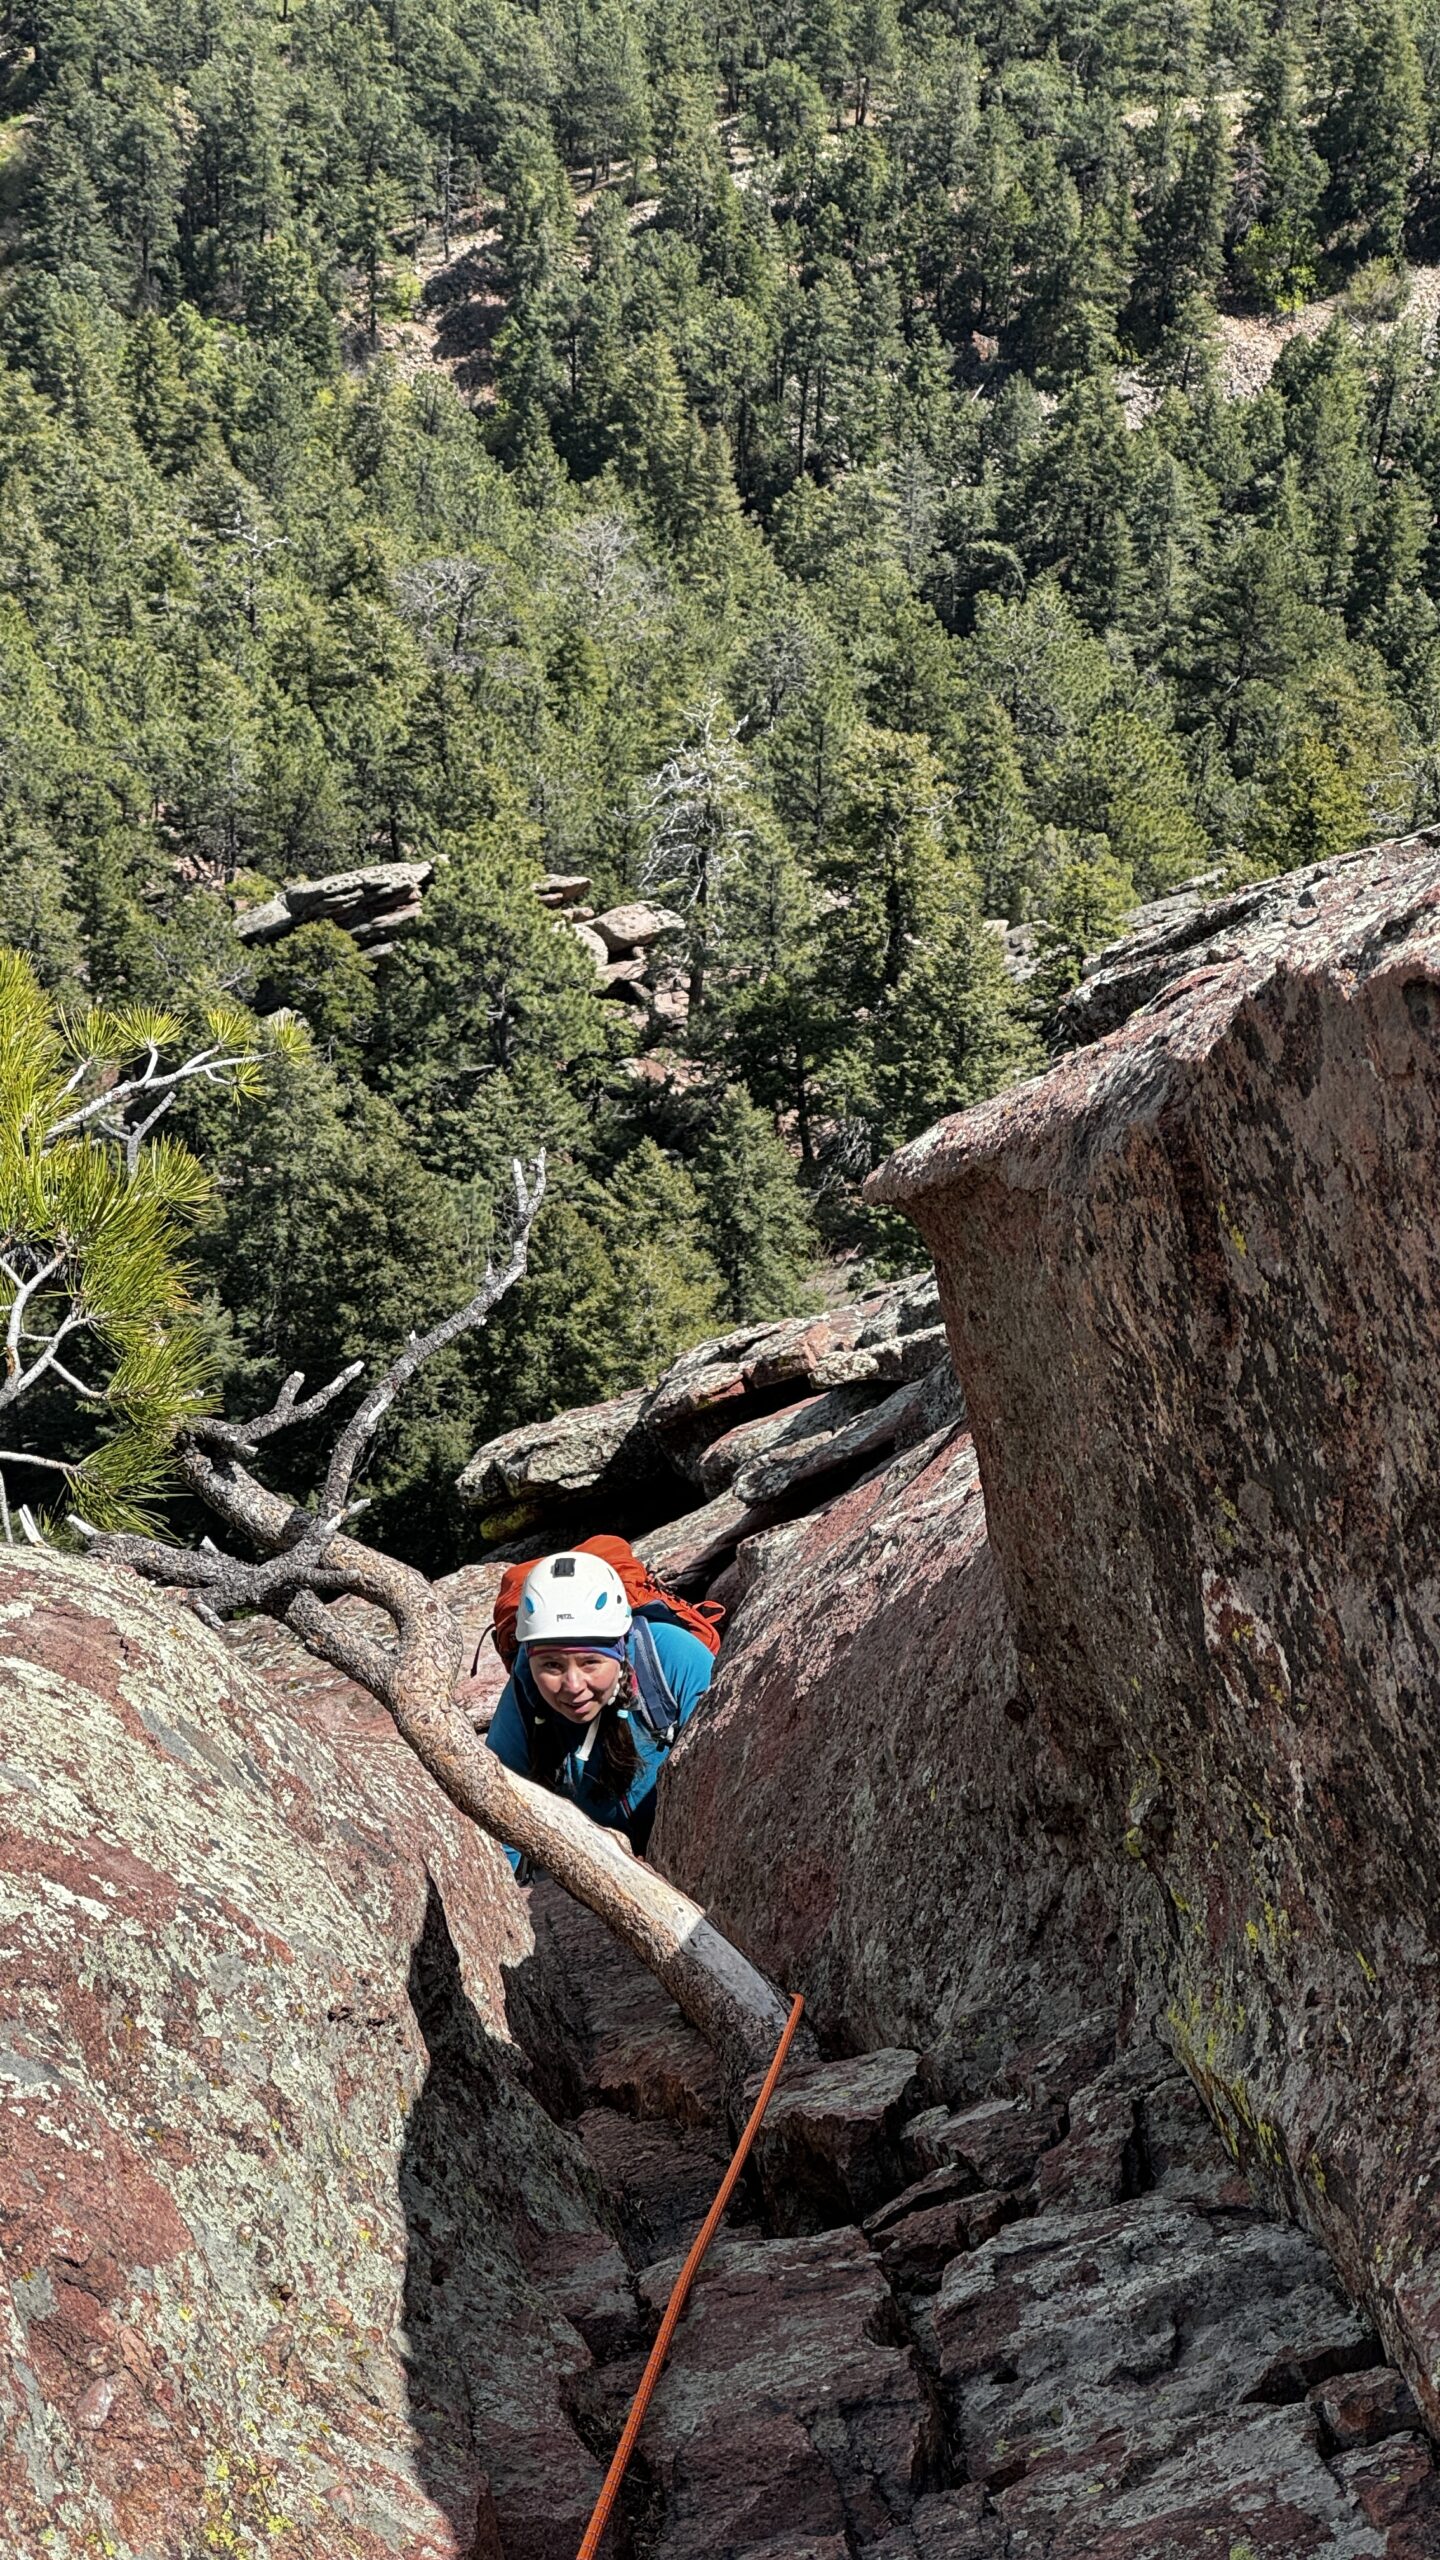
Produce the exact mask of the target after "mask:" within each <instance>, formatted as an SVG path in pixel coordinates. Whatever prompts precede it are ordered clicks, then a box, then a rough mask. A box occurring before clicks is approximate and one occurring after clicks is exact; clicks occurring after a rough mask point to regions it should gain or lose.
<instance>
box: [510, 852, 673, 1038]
mask: <svg viewBox="0 0 1440 2560" xmlns="http://www.w3.org/2000/svg"><path fill="white" fill-rule="evenodd" d="M589 888H590V882H589V880H588V878H587V877H586V876H585V875H584V874H583V873H581V872H564V871H549V872H547V873H546V875H545V877H544V879H543V880H540V881H538V882H537V883H536V890H535V894H536V896H537V897H538V898H539V900H540V902H541V904H542V906H546V907H549V908H550V909H551V910H552V912H553V913H554V914H556V915H558V916H560V917H561V918H562V920H563V921H564V923H565V924H567V925H568V926H569V928H570V931H571V932H572V933H573V934H574V936H575V938H576V940H577V942H579V943H580V945H581V947H582V948H583V949H584V950H585V951H588V953H589V955H590V957H591V959H592V960H593V961H594V963H595V970H596V975H597V977H598V978H599V981H600V991H601V993H602V995H606V996H612V997H614V998H615V999H616V1001H617V1002H619V1003H622V1004H629V1005H634V1006H636V1007H637V1008H638V1009H639V1011H640V1012H641V1013H642V1014H643V1015H644V1016H645V1017H646V1020H647V1022H648V1023H649V1025H650V1026H651V1027H652V1028H653V1029H657V1030H663V1029H664V1028H666V1027H667V1026H668V1027H670V1028H672V1029H673V1028H674V1027H676V1026H677V1025H679V1024H680V1023H683V1022H684V1021H685V1020H686V1018H687V1016H688V1014H689V1011H690V998H689V994H688V991H687V985H686V977H685V972H684V969H683V968H682V967H681V965H680V963H679V960H678V959H677V957H676V954H675V952H674V949H673V945H674V943H675V942H676V940H677V938H678V937H679V936H680V935H681V934H683V933H684V930H685V919H684V917H683V916H677V915H676V914H675V913H674V912H673V910H672V909H671V908H669V907H655V906H651V905H650V904H649V902H648V901H647V900H645V899H642V898H635V899H631V900H630V901H629V902H628V904H626V905H624V906H619V907H607V908H606V909H605V911H604V913H603V914H601V915H597V914H596V912H595V909H594V908H593V907H591V906H587V905H586V904H585V899H586V897H587V895H588V893H589Z"/></svg>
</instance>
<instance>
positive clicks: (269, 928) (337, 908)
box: [235, 862, 435, 950]
mask: <svg viewBox="0 0 1440 2560" xmlns="http://www.w3.org/2000/svg"><path fill="white" fill-rule="evenodd" d="M434 877H435V865H434V863H433V862H367V863H363V864H362V865H361V866H360V867H359V868H358V869H356V870H354V871H332V872H331V873H330V874H329V875H328V877H327V878H325V879H323V880H290V881H287V883H286V885H285V887H284V888H283V889H281V890H280V891H279V892H278V894H277V895H276V896H275V897H273V898H269V899H267V900H266V902H265V904H264V905H263V906H259V907H247V908H242V910H241V912H240V914H239V915H237V917H236V919H235V931H236V933H237V934H238V936H239V938H240V940H241V941H242V942H250V943H257V944H260V943H268V942H278V941H280V939H281V938H282V936H283V935H285V934H287V933H291V932H293V931H294V928H295V926H296V925H298V924H316V923H325V924H334V925H338V926H339V927H340V929H341V931H342V932H343V933H348V934H350V935H351V936H352V938H353V939H354V940H355V941H356V942H358V943H359V944H360V946H361V948H362V950H363V949H367V948H372V947H374V946H375V945H376V944H379V943H383V942H385V941H388V939H389V937H390V935H391V934H394V933H400V932H402V931H403V930H404V929H405V927H406V926H407V925H412V924H414V923H415V922H416V920H417V918H418V916H419V914H420V910H421V902H422V892H423V891H424V890H425V889H426V888H427V887H428V886H429V883H430V882H431V881H432V880H433V879H434Z"/></svg>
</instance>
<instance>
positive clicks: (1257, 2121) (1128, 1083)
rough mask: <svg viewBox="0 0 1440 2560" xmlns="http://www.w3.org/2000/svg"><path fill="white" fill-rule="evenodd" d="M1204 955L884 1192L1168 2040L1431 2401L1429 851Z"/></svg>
mask: <svg viewBox="0 0 1440 2560" xmlns="http://www.w3.org/2000/svg"><path fill="white" fill-rule="evenodd" d="M1188 956H1189V957H1190V958H1191V959H1192V960H1194V961H1196V962H1198V965H1195V966H1192V967H1190V968H1189V969H1188V971H1187V973H1186V974H1184V975H1181V976H1178V977H1176V976H1172V977H1171V979H1170V981H1169V983H1168V985H1166V987H1165V989H1164V991H1163V993H1162V995H1161V996H1160V997H1159V998H1158V999H1157V1000H1155V1001H1153V1002H1152V1003H1151V1005H1150V1006H1149V1008H1148V1009H1146V1010H1143V1011H1141V1012H1138V1013H1136V1014H1134V1015H1133V1016H1132V1017H1131V1018H1130V1019H1129V1020H1128V1021H1127V1022H1125V1023H1124V1025H1123V1026H1122V1027H1121V1028H1120V1029H1119V1030H1118V1031H1116V1032H1115V1033H1113V1034H1112V1035H1111V1037H1110V1038H1108V1039H1107V1040H1105V1041H1104V1042H1102V1043H1101V1044H1100V1045H1099V1046H1097V1047H1094V1048H1091V1049H1087V1050H1083V1051H1080V1052H1077V1053H1076V1054H1074V1055H1073V1056H1072V1057H1070V1058H1069V1059H1067V1060H1066V1061H1064V1062H1063V1063H1062V1064H1060V1065H1059V1066H1058V1067H1057V1068H1055V1069H1054V1070H1053V1072H1052V1073H1051V1074H1050V1075H1048V1076H1046V1077H1044V1078H1042V1079H1040V1080H1038V1081H1037V1082H1036V1083H1034V1084H1032V1085H1030V1086H1027V1087H1024V1088H1022V1089H1021V1090H1020V1091H1019V1092H1017V1093H1015V1094H1013V1095H1010V1096H1006V1097H1004V1098H1002V1099H1001V1100H999V1101H997V1102H995V1103H992V1104H987V1105H986V1106H984V1107H983V1108H982V1109H981V1110H979V1111H978V1112H975V1113H972V1114H970V1115H968V1116H967V1117H965V1118H963V1119H962V1120H959V1121H956V1122H950V1123H947V1124H945V1125H944V1126H943V1127H942V1128H941V1129H939V1130H937V1131H934V1132H932V1133H931V1134H930V1136H929V1137H928V1138H927V1139H924V1140H921V1141H920V1142H918V1143H917V1145H916V1146H915V1147H913V1148H911V1149H910V1150H908V1151H907V1153H906V1154H905V1155H903V1156H902V1157H900V1158H899V1159H897V1161H896V1163H895V1164H894V1165H893V1166H892V1167H891V1168H889V1169H888V1170H887V1172H886V1173H885V1174H884V1175H883V1177H882V1178H881V1180H880V1182H879V1184H878V1189H879V1191H880V1193H881V1195H882V1196H884V1197H885V1198H887V1199H889V1200H891V1201H896V1202H901V1203H904V1204H905V1205H908V1206H909V1207H910V1208H911V1210H912V1211H913V1213H914V1215H915V1216H916V1218H917V1220H918V1222H919V1223H920V1225H921V1227H922V1229H923V1231H924V1233H925V1235H926V1238H927V1241H928V1242H929V1243H930V1244H931V1246H932V1249H933V1250H934V1252H935V1255H936V1258H937V1263H938V1267H939V1270H940V1275H941V1282H942V1289H943V1293H944V1299H945V1305H946V1311H947V1317H948V1321H949V1326H950V1332H951V1338H952V1341H953V1343H954V1346H955V1352H956V1359H957V1363H958V1365H959V1368H960V1371H961V1374H962V1376H963V1378H964V1381H965V1386H966V1392H967V1399H968V1402H969V1407H970V1411H971V1413H972V1415H973V1418H974V1426H975V1433H976V1439H977V1442H978V1445H979V1448H980V1453H981V1460H982V1465H983V1468H984V1472H985V1483H986V1496H987V1505H988V1511H989V1518H990V1527H991V1536H992V1540H993V1543H994V1547H995V1552H996V1558H997V1563H998V1566H999V1571H1000V1578H1001V1580H1002V1582H1003V1584H1004V1587H1005V1591H1006V1596H1007V1600H1008V1603H1009V1606H1010V1609H1011V1612H1012V1614H1013V1619H1014V1624H1015V1629H1016V1641H1017V1647H1018V1651H1019V1655H1020V1658H1021V1663H1022V1670H1023V1688H1024V1694H1025V1696H1026V1698H1027V1699H1028V1700H1029V1701H1030V1702H1031V1703H1032V1705H1033V1707H1034V1710H1035V1713H1036V1718H1037V1721H1038V1723H1039V1724H1040V1725H1041V1727H1042V1729H1043V1731H1044V1733H1045V1735H1046V1736H1047V1738H1048V1740H1049V1742H1050V1744H1051V1746H1052V1747H1053V1748H1054V1749H1055V1750H1056V1751H1057V1752H1058V1753H1059V1754H1060V1755H1062V1757H1063V1759H1064V1761H1065V1763H1066V1765H1067V1767H1068V1768H1069V1769H1070V1770H1071V1771H1072V1772H1073V1774H1074V1779H1075V1782H1076V1784H1077V1787H1078V1788H1079V1789H1080V1790H1081V1792H1082V1793H1083V1795H1084V1797H1085V1798H1086V1800H1087V1802H1088V1804H1089V1805H1090V1807H1091V1809H1092V1811H1091V1820H1092V1823H1093V1824H1094V1826H1095V1831H1096V1836H1097V1838H1098V1840H1099V1841H1100V1842H1101V1843H1102V1845H1103V1846H1104V1848H1105V1850H1106V1852H1107V1853H1108V1854H1109V1855H1110V1856H1111V1857H1112V1858H1113V1860H1114V1863H1115V1865H1116V1866H1117V1867H1118V1866H1119V1865H1120V1864H1121V1863H1122V1861H1123V1853H1124V1851H1125V1849H1126V1847H1127V1846H1128V1848H1129V1850H1130V1852H1131V1853H1132V1860H1133V1861H1134V1862H1143V1865H1144V1866H1145V1867H1146V1868H1147V1869H1148V1871H1149V1874H1150V1877H1151V1878H1152V1880H1153V1883H1152V1892H1153V1896H1154V1899H1153V1903H1152V1914H1153V1916H1152V1917H1151V1918H1150V1919H1149V1921H1148V1923H1147V1934H1148V1937H1149V1941H1150V1945H1151V1947H1152V1949H1153V1950H1154V1952H1155V1954H1156V1956H1157V1957H1158V1958H1159V1960H1160V1963H1161V1966H1162V1971H1163V1975H1164V1981H1165V1992H1166V2000H1167V2006H1168V2014H1169V2019H1170V2033H1171V2035H1172V2037H1173V2039H1174V2042H1175V2045H1176V2049H1177V2051H1178V2052H1179V2053H1180V2054H1181V2056H1182V2057H1183V2058H1184V2060H1185V2061H1186V2063H1187V2064H1188V2066H1189V2068H1190V2069H1191V2071H1192V2072H1193V2074H1194V2075H1195V2077H1196V2078H1197V2080H1198V2082H1199V2084H1200V2085H1201V2087H1202V2088H1203V2089H1204V2090H1205V2092H1206V2095H1207V2099H1208V2102H1209V2104H1210V2105H1211V2107H1212V2109H1213V2111H1214V2112H1215V2114H1216V2116H1217V2118H1218V2119H1219V2121H1220V2122H1221V2123H1222V2124H1223V2125H1224V2127H1225V2128H1226V2131H1227V2133H1228V2136H1229V2138H1230V2140H1231V2141H1232V2143H1233V2144H1234V2145H1235V2147H1236V2148H1237V2150H1238V2151H1239V2152H1240V2154H1241V2156H1242V2157H1243V2159H1244V2161H1245V2163H1246V2165H1247V2166H1248V2167H1249V2168H1250V2170H1251V2172H1252V2175H1255V2176H1258V2177H1260V2178H1261V2179H1262V2180H1263V2181H1264V2182H1265V2183H1266V2185H1267V2186H1268V2188H1269V2190H1270V2192H1271V2193H1272V2194H1273V2195H1274V2196H1275V2197H1276V2199H1277V2201H1283V2202H1284V2203H1286V2204H1288V2205H1289V2206H1291V2207H1293V2208H1294V2209H1297V2210H1299V2211H1300V2212H1302V2213H1304V2214H1305V2216H1306V2217H1307V2219H1308V2220H1309V2221H1310V2222H1311V2224H1312V2226H1313V2227H1314V2228H1315V2229H1316V2230H1317V2231H1318V2232H1319V2233H1320V2234H1321V2235H1322V2237H1323V2238H1324V2239H1325V2241H1326V2243H1327V2245H1328V2246H1329V2247H1330V2248H1331V2249H1332V2250H1333V2252H1334V2254H1335V2257H1336V2261H1337V2264H1338V2265H1339V2266H1340V2268H1341V2270H1342V2273H1343V2275H1344V2277H1345V2281H1346V2283H1347V2285H1348V2286H1349V2287H1350V2288H1351V2290H1352V2292H1353V2293H1354V2295H1355V2296H1356V2298H1357V2299H1358V2300H1360V2301H1363V2302H1366V2303H1367V2304H1368V2305H1369V2306H1370V2308H1371V2310H1372V2313H1373V2316H1374V2317H1375V2319H1376V2320H1377V2321H1378V2323H1379V2325H1380V2328H1381V2331H1382V2334H1383V2335H1384V2337H1385V2339H1386V2341H1387V2344H1388V2345H1389V2347H1390V2348H1391V2349H1392V2351H1393V2352H1394V2353H1396V2355H1397V2356H1398V2357H1399V2359H1400V2361H1401V2362H1402V2363H1404V2365H1405V2367H1406V2370H1407V2372H1408V2374H1409V2376H1410V2379H1411V2381H1412V2383H1413V2384H1414V2385H1415V2387H1416V2390H1417V2392H1418V2393H1419V2396H1420V2398H1421V2400H1422V2404H1423V2405H1424V2406H1425V2407H1426V2408H1427V2411H1428V2413H1429V2415H1430V2417H1431V2419H1432V2421H1434V2420H1440V2209H1437V2205H1436V2203H1435V2202H1434V2201H1433V2200H1432V2199H1433V2185H1432V2180H1431V2177H1430V2168H1431V2164H1432V2163H1433V2161H1434V2158H1435V2156H1436V2152H1437V2148H1440V2071H1437V2065H1436V2057H1437V2054H1440V2012H1437V2007H1436V1999H1435V1992H1434V1987H1433V1986H1434V1980H1435V1967H1436V1958H1437V1953H1440V1922H1437V1918H1436V1914H1437V1911H1440V1868H1437V1858H1436V1850H1435V1827H1434V1822H1433V1819H1432V1810H1433V1806H1434V1804H1435V1801H1436V1792H1437V1785H1440V1726H1437V1722H1436V1717H1435V1712H1434V1705H1433V1699H1434V1693H1435V1685H1436V1674H1437V1670H1440V1599H1437V1593H1440V1576H1437V1565H1440V1515H1437V1512H1436V1509H1435V1499H1434V1487H1435V1483H1436V1481H1437V1468H1440V1405H1437V1402H1436V1398H1435V1393H1434V1380H1435V1376H1436V1374H1437V1357H1440V1289H1437V1286H1436V1278H1435V1263H1434V1255H1433V1249H1432V1241H1431V1240H1432V1238H1433V1235H1434V1233H1435V1230H1436V1226H1437V1223H1440V1147H1437V1137H1440V1038H1437V1035H1440V838H1437V837H1435V836H1431V837H1427V838H1421V839H1416V840H1414V841H1411V842H1407V843H1404V844H1399V845H1394V846H1382V847H1380V848H1378V849H1375V850H1371V851H1369V852H1367V853H1364V854H1358V855H1352V856H1349V857H1347V858H1346V859H1345V860H1344V861H1342V862H1338V863H1332V864H1330V865H1327V866H1324V867H1323V868H1321V869H1319V870H1316V871H1314V872H1309V873H1301V874H1296V875H1293V876H1291V877H1290V878H1288V879H1286V880H1283V881H1276V882H1272V883H1266V884H1264V889H1263V894H1260V893H1255V894H1252V895H1251V899H1250V904H1249V906H1248V908H1247V909H1246V911H1245V913H1244V915H1243V916H1239V917H1232V918H1231V921H1230V924H1229V925H1228V926H1227V930H1226V933H1225V935H1223V936H1221V937H1220V938H1218V939H1215V938H1212V939H1211V940H1208V941H1207V942H1206V943H1205V944H1204V946H1203V950H1201V951H1197V950H1195V949H1194V948H1193V947H1192V948H1191V949H1190V951H1189V954H1188ZM1108 974H1109V976H1110V977H1111V979H1112V981H1118V980H1119V978H1120V976H1121V974H1122V963H1121V962H1118V961H1117V963H1116V964H1115V966H1114V968H1112V970H1111V971H1110V972H1109V973H1108ZM1057 1397H1060V1398H1063V1413H1064V1417H1065V1420H1064V1427H1063V1428H1062V1422H1061V1409H1060V1406H1059V1405H1058V1404H1057Z"/></svg>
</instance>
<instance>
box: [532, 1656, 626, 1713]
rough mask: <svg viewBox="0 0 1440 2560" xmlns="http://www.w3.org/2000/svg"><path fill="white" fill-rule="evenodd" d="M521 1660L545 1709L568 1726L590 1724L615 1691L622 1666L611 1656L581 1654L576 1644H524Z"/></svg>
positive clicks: (607, 1703)
mask: <svg viewBox="0 0 1440 2560" xmlns="http://www.w3.org/2000/svg"><path fill="white" fill-rule="evenodd" d="M525 1659H526V1661H527V1662H528V1664H529V1666H530V1677H531V1679H532V1680H533V1681H534V1683H535V1686H536V1688H537V1689H538V1690H539V1692H540V1695H541V1697H542V1698H543V1699H544V1701H545V1704H546V1706H547V1707H553V1708H554V1710H555V1713H556V1714H557V1716H566V1717H568V1719H569V1721H570V1722H571V1724H593V1723H594V1720H595V1718H596V1716H598V1714H599V1713H600V1710H601V1708H602V1707H606V1706H608V1705H609V1703H610V1700H611V1699H612V1698H613V1697H614V1695H615V1692H616V1690H617V1689H618V1688H619V1686H620V1674H621V1671H622V1669H623V1667H624V1666H623V1664H621V1663H618V1662H617V1661H616V1660H615V1658H614V1656H613V1654H608V1653H585V1652H584V1651H582V1649H581V1648H580V1647H579V1646H578V1645H577V1646H575V1647H574V1648H573V1649H572V1647H571V1646H569V1645H563V1644H535V1645H527V1646H526V1648H525Z"/></svg>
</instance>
